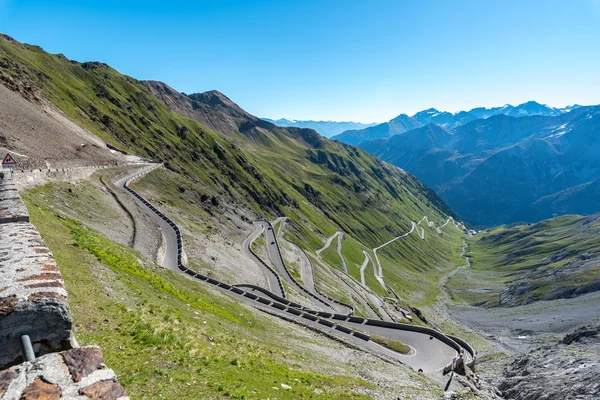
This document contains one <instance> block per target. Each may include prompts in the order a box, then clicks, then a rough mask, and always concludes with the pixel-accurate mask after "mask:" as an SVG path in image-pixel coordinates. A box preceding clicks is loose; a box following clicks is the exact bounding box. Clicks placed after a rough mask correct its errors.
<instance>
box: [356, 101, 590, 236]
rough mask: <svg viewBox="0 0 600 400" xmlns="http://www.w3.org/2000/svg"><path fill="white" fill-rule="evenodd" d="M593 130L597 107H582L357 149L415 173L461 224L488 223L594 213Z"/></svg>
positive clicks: (498, 117)
mask: <svg viewBox="0 0 600 400" xmlns="http://www.w3.org/2000/svg"><path fill="white" fill-rule="evenodd" d="M420 129H421V130H420ZM440 129H441V128H440ZM598 131H600V106H583V107H578V108H576V109H574V110H572V111H570V112H568V113H562V114H559V115H557V116H543V115H535V116H530V117H514V116H510V115H505V114H497V115H494V116H491V117H488V118H486V119H477V120H474V121H471V122H469V123H467V124H464V125H461V126H458V127H456V128H455V129H453V130H451V131H450V132H449V134H448V135H446V136H441V137H440V138H441V139H439V140H438V141H437V142H435V143H433V142H432V143H430V144H429V145H428V146H425V147H423V146H422V144H418V143H417V142H415V141H414V140H413V141H410V140H409V138H411V137H414V136H419V135H423V134H424V132H423V131H422V128H418V129H416V130H414V131H409V132H405V133H402V134H399V135H395V136H392V137H391V138H388V139H379V140H373V141H365V142H362V143H361V145H360V146H361V147H362V148H364V149H365V150H367V151H369V152H370V153H372V154H375V155H377V156H379V157H381V158H382V159H383V160H386V161H389V162H392V163H394V164H396V165H398V166H400V167H402V168H404V169H406V170H407V171H410V172H413V173H415V175H416V176H417V177H419V178H420V179H422V180H423V181H424V182H425V183H426V184H428V185H430V186H431V187H433V188H434V190H436V191H437V192H438V193H439V194H440V196H441V197H442V198H444V199H445V200H446V202H448V204H449V205H450V206H451V207H452V208H453V209H454V210H455V211H456V212H457V213H458V215H460V216H461V217H462V218H465V219H466V220H467V221H468V222H470V223H472V224H474V225H484V226H490V225H501V224H505V223H512V222H518V221H529V222H536V221H539V220H541V219H544V218H550V217H552V216H554V215H560V214H561V213H563V212H566V210H568V212H569V213H582V214H585V215H587V214H590V213H595V212H600V208H598V207H597V206H596V204H597V202H596V201H594V199H593V198H592V196H593V193H596V192H597V189H596V186H595V185H588V186H585V185H586V184H588V183H590V182H592V181H595V180H596V179H597V176H598V174H600V141H599V140H598V136H597V132H598ZM581 185H584V186H581ZM578 186H581V187H579V188H578V189H577V190H575V188H576V187H578ZM586 193H587V195H586ZM548 196H555V197H554V198H551V197H548ZM568 198H571V199H573V201H574V202H575V203H576V204H574V205H573V206H569V204H568V203H567V199H568ZM542 199H544V200H542ZM559 199H560V201H559ZM561 210H562V211H561Z"/></svg>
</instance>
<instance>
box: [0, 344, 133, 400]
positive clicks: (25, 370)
mask: <svg viewBox="0 0 600 400" xmlns="http://www.w3.org/2000/svg"><path fill="white" fill-rule="evenodd" d="M126 398H127V397H126V395H125V390H123V388H122V387H121V385H120V384H119V382H118V381H117V377H116V376H115V373H114V372H113V371H112V370H110V369H108V368H107V367H106V365H104V358H103V357H102V352H101V351H100V349H99V348H97V347H83V348H76V349H71V350H66V351H63V352H60V353H51V354H47V355H45V356H42V357H40V358H37V359H36V360H35V361H32V362H24V363H22V364H20V365H18V366H14V367H11V368H8V369H6V370H4V371H1V372H0V399H2V400H8V399H22V400H29V399H115V400H116V399H126Z"/></svg>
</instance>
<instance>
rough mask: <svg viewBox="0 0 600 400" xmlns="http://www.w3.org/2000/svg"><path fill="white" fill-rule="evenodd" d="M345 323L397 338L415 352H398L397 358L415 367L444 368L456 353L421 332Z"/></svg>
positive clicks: (376, 333) (372, 333) (378, 334)
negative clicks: (406, 353)
mask: <svg viewBox="0 0 600 400" xmlns="http://www.w3.org/2000/svg"><path fill="white" fill-rule="evenodd" d="M345 325H347V326H349V327H351V328H356V329H360V330H362V331H363V332H366V333H369V334H371V335H377V336H382V337H386V338H389V339H393V340H397V341H399V342H402V343H404V344H406V345H408V346H410V347H411V348H412V349H413V350H414V351H415V353H413V354H409V355H403V354H399V355H397V359H399V360H400V361H402V362H404V363H406V364H408V365H410V366H411V367H413V368H415V369H419V368H422V369H423V370H426V371H432V370H437V369H440V368H444V367H445V366H446V365H448V361H449V360H452V357H454V356H455V355H457V352H456V350H454V349H453V348H451V347H450V346H448V345H447V344H446V343H444V342H442V341H441V340H439V339H437V338H434V337H432V338H431V339H430V336H429V335H426V334H423V333H419V332H410V331H403V330H399V329H390V328H385V327H380V326H371V325H365V324H358V323H353V322H345Z"/></svg>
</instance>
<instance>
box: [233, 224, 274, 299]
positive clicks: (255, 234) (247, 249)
mask: <svg viewBox="0 0 600 400" xmlns="http://www.w3.org/2000/svg"><path fill="white" fill-rule="evenodd" d="M254 226H255V228H256V230H255V231H254V232H252V234H251V235H250V236H249V237H248V238H246V240H245V241H244V244H243V245H242V248H243V249H244V252H245V253H246V254H247V255H248V256H250V257H251V258H252V259H254V260H255V261H256V263H258V264H259V265H262V260H261V259H260V258H258V257H257V256H255V255H254V253H252V251H251V250H250V246H251V245H252V242H254V241H255V240H256V238H257V237H258V236H260V235H261V234H262V233H263V232H264V230H265V227H264V226H263V225H261V224H260V223H256V222H255V223H254ZM263 267H264V265H263ZM262 270H263V271H264V273H265V275H266V276H267V281H268V282H269V290H270V291H271V292H273V293H275V294H276V295H277V296H280V297H285V293H284V292H283V290H281V284H280V282H279V277H278V276H277V274H276V273H274V272H273V271H272V270H271V269H269V268H262Z"/></svg>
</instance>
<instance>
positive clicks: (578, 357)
mask: <svg viewBox="0 0 600 400" xmlns="http://www.w3.org/2000/svg"><path fill="white" fill-rule="evenodd" d="M599 375H600V325H592V326H586V327H582V328H579V329H577V330H576V331H575V332H573V333H570V334H568V335H566V336H565V337H564V338H563V339H562V340H561V341H560V342H559V343H556V344H554V345H548V346H543V347H540V348H537V349H535V350H533V351H531V352H530V353H529V354H525V355H523V356H521V357H520V358H518V359H516V360H515V361H513V362H512V363H510V364H508V365H507V366H506V367H505V368H504V373H503V376H502V378H501V379H500V382H499V385H498V387H499V388H500V390H502V392H503V395H504V397H505V398H507V399H515V400H528V399H568V400H570V399H597V398H600V381H598V376H599Z"/></svg>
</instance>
